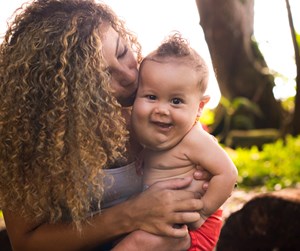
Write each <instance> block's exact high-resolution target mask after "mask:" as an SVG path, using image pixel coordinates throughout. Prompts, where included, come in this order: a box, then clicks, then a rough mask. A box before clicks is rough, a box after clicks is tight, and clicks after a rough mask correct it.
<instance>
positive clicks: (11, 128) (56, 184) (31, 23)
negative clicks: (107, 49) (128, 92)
mask: <svg viewBox="0 0 300 251" xmlns="http://www.w3.org/2000/svg"><path fill="white" fill-rule="evenodd" d="M13 17H14V19H12V22H11V23H10V24H9V27H8V30H7V33H6V34H5V37H4V40H3V42H2V44H1V46H0V104H1V105H0V206H1V208H3V209H8V210H11V211H17V212H18V213H20V214H22V215H23V217H26V218H34V219H36V220H37V221H38V222H42V221H43V222H49V223H54V222H59V221H63V220H64V219H68V220H71V221H73V222H75V223H76V225H77V226H80V223H81V222H82V221H83V220H84V219H86V217H87V216H88V215H90V207H91V203H92V201H101V198H102V195H103V183H102V178H103V176H104V174H103V170H102V169H103V168H105V167H107V166H109V165H111V164H112V163H114V162H115V161H116V160H117V159H118V158H120V157H122V154H123V153H124V152H125V144H126V141H127V136H128V131H127V130H126V127H125V121H124V120H123V118H122V117H121V106H120V105H119V103H118V102H117V100H116V99H115V98H114V97H113V96H112V90H111V88H110V75H109V73H108V72H107V70H106V69H107V65H105V61H104V58H103V55H102V41H101V34H100V31H99V26H100V25H101V24H102V23H109V24H110V25H111V26H112V27H113V28H114V29H115V30H116V31H117V32H118V33H119V34H120V35H121V36H122V37H123V38H124V39H125V40H126V41H127V42H128V44H129V45H130V46H131V48H132V50H133V51H134V52H135V53H136V55H137V59H138V60H140V58H141V53H140V45H139V44H138V42H137V39H136V37H135V36H134V35H133V34H132V33H131V32H130V31H129V30H128V29H127V28H126V26H125V24H124V22H123V21H122V20H120V19H119V18H118V17H117V16H116V15H115V14H114V12H112V10H111V9H110V8H109V7H108V6H106V5H105V4H100V3H96V2H95V1H93V0H37V1H33V2H31V3H28V4H26V5H23V6H22V8H20V9H18V10H17V11H16V12H15V14H14V16H13ZM98 207H99V208H98V209H100V202H99V203H98Z"/></svg>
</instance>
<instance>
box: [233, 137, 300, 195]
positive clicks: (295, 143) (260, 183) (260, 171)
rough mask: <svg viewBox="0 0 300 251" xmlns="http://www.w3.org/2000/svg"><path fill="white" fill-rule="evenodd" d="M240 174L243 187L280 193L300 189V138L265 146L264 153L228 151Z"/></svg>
mask: <svg viewBox="0 0 300 251" xmlns="http://www.w3.org/2000/svg"><path fill="white" fill-rule="evenodd" d="M227 152H228V154H229V155H230V157H231V158H232V160H233V162H234V163H235V165H236V167H237V169H238V171H239V180H238V183H239V186H240V187H242V188H251V189H253V188H255V187H261V188H263V189H264V190H280V189H282V188H286V187H295V186H299V185H300V136H298V137H292V136H287V137H286V138H285V139H284V140H282V139H280V140H277V141H276V142H275V143H268V144H264V145H263V147H262V150H259V149H258V148H257V147H255V146H252V147H251V148H250V149H249V148H237V149H235V150H232V149H227Z"/></svg>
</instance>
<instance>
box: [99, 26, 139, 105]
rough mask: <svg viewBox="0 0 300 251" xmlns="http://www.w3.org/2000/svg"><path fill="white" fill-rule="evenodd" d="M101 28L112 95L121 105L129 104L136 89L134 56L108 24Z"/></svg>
mask: <svg viewBox="0 0 300 251" xmlns="http://www.w3.org/2000/svg"><path fill="white" fill-rule="evenodd" d="M101 30H102V32H103V38H102V44H103V47H102V50H103V56H104V58H105V60H106V62H107V64H108V71H109V72H110V74H111V86H112V89H113V91H114V95H115V97H116V98H117V100H118V102H119V103H120V104H121V105H122V106H131V105H132V104H133V101H134V98H135V94H136V90H137V78H138V70H137V61H136V58H135V57H134V54H133V52H132V51H131V49H130V48H129V46H128V44H127V43H126V41H125V40H124V39H123V38H122V37H120V35H119V33H118V32H116V31H115V30H114V29H113V28H112V27H111V26H110V25H107V26H105V27H102V28H101Z"/></svg>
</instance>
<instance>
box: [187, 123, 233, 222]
mask: <svg viewBox="0 0 300 251" xmlns="http://www.w3.org/2000/svg"><path fill="white" fill-rule="evenodd" d="M183 143H184V147H185V149H186V150H185V152H186V155H187V158H189V159H190V160H191V161H192V162H193V163H195V164H197V165H200V166H201V167H203V168H204V169H205V170H207V171H208V172H209V173H211V174H212V179H211V181H210V182H209V187H208V189H207V191H206V193H205V194H204V196H203V197H202V202H203V209H202V210H201V211H200V215H201V217H202V218H203V222H204V221H205V220H206V219H207V218H208V217H209V216H210V215H211V214H212V213H214V212H215V211H216V210H217V209H218V208H220V207H221V206H222V204H223V203H224V202H225V201H226V200H227V199H228V197H230V195H231V193H232V190H233V188H234V185H235V183H236V180H237V169H236V167H235V165H234V164H233V162H232V160H231V159H230V158H229V156H228V155H227V153H226V152H225V151H224V149H223V148H222V147H221V146H220V145H219V144H218V142H217V141H216V140H215V139H214V138H213V137H212V136H211V135H210V134H209V133H207V132H206V131H204V130H203V129H202V128H200V127H199V126H198V125H196V126H195V127H194V128H193V129H192V130H191V131H190V133H189V134H188V135H187V136H186V137H185V139H184V142H183ZM203 222H201V224H202V223H203ZM201 224H200V225H201Z"/></svg>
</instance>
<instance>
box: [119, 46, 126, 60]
mask: <svg viewBox="0 0 300 251" xmlns="http://www.w3.org/2000/svg"><path fill="white" fill-rule="evenodd" d="M127 52H128V47H127V46H124V48H123V50H122V51H121V52H120V53H119V54H118V55H117V59H121V58H123V57H125V56H126V54H127Z"/></svg>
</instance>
